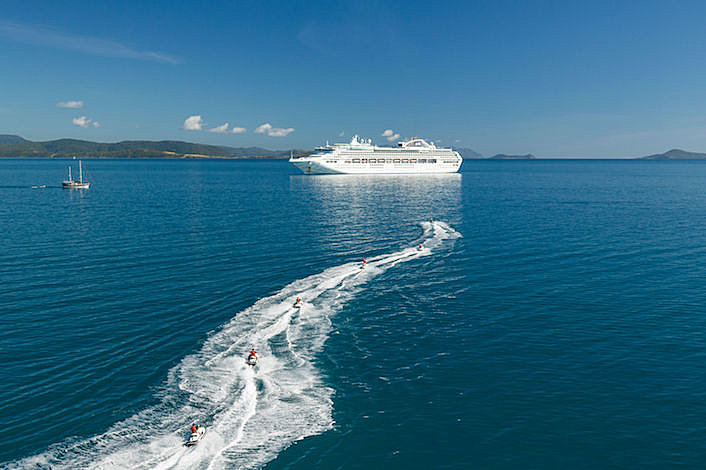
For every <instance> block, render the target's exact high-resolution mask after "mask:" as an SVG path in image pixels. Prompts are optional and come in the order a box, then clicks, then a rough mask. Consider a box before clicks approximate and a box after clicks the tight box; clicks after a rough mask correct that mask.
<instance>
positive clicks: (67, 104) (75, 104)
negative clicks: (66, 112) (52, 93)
mask: <svg viewBox="0 0 706 470" xmlns="http://www.w3.org/2000/svg"><path fill="white" fill-rule="evenodd" d="M56 107H57V108H83V101H59V102H58V103H56Z"/></svg>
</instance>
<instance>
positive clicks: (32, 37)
mask: <svg viewBox="0 0 706 470" xmlns="http://www.w3.org/2000/svg"><path fill="white" fill-rule="evenodd" d="M0 36H2V37H5V38H8V39H11V40H13V41H17V42H21V43H23V44H31V45H34V46H44V47H53V48H56V49H68V50H74V51H79V52H83V53H86V54H93V55H99V56H103V57H118V58H123V59H138V60H151V61H154V62H162V63H167V64H178V63H180V62H181V61H180V60H179V59H177V58H176V57H173V56H170V55H168V54H163V53H161V52H153V51H140V50H137V49H133V48H132V47H130V46H128V45H125V44H122V43H120V42H117V41H112V40H110V39H101V38H96V37H91V36H80V35H77V34H70V33H64V32H61V31H57V30H55V29H52V28H49V27H47V26H37V25H27V24H20V23H12V22H9V21H1V20H0Z"/></svg>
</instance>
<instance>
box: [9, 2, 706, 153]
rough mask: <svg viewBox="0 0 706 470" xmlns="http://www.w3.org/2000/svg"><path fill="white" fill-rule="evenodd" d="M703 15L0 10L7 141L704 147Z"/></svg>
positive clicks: (249, 6) (149, 7)
mask: <svg viewBox="0 0 706 470" xmlns="http://www.w3.org/2000/svg"><path fill="white" fill-rule="evenodd" d="M704 18H706V3H704V2H688V1H681V2H652V1H640V2H628V1H624V2H599V1H593V2H585V1H583V2H571V1H561V2H505V1H487V2H473V1H466V2H415V1H407V2H354V3H343V2H302V3H300V4H299V3H297V2H227V3H226V2H222V3H217V4H207V3H206V2H203V3H202V2H199V3H198V4H197V3H196V2H177V1H142V2H127V1H126V2H97V1H92V2H86V3H81V2H74V3H72V4H71V5H68V4H64V3H62V2H33V1H24V2H6V3H5V4H4V5H3V8H2V9H1V10H0V133H7V134H19V135H21V136H23V137H25V138H28V139H31V140H49V139H55V138H61V137H72V138H80V139H87V140H94V141H118V140H125V139H150V140H162V139H177V140H186V141H192V142H202V143H210V144H218V145H230V146H236V147H238V146H251V145H257V146H262V147H266V148H273V149H286V148H292V147H296V148H309V147H313V146H315V145H318V144H320V143H323V142H324V141H326V140H330V141H340V140H343V139H346V138H349V137H350V136H351V135H352V134H353V133H358V134H361V135H363V136H365V137H372V138H373V139H374V140H375V141H376V142H378V143H387V140H386V137H383V136H382V134H383V132H384V131H385V130H388V129H390V130H392V131H393V132H392V134H393V136H394V134H399V135H400V136H401V137H409V136H412V135H420V136H423V137H426V138H429V139H430V140H435V141H440V143H441V145H453V146H461V147H470V148H473V149H476V150H477V151H480V152H482V153H483V154H485V155H492V154H494V153H527V152H531V153H534V154H535V155H538V156H545V157H611V156H614V157H623V156H636V155H644V154H649V153H657V152H662V151H665V150H667V149H669V148H673V147H680V148H685V149H688V150H694V151H706V34H705V33H704V27H703V23H704ZM71 101H76V102H82V106H81V107H60V106H58V103H64V105H68V106H72V105H73V106H79V104H78V103H73V104H72V103H69V102H71ZM194 116H200V119H198V118H193V117H194ZM190 117H192V119H191V120H190V121H187V124H186V125H185V121H186V120H187V119H188V118H190ZM95 123H98V124H95ZM225 123H228V128H227V131H226V132H220V133H219V132H211V131H210V130H212V129H214V128H217V127H219V126H221V128H222V126H223V124H225ZM263 125H264V127H263ZM185 127H186V128H185ZM188 128H191V129H192V130H189V129H188ZM199 128H200V130H199ZM234 128H236V130H237V131H239V132H236V133H234V132H232V130H233V129H234ZM258 128H259V130H260V132H257V133H256V132H255V131H256V130H258ZM341 133H343V137H340V134H341ZM388 134H389V133H388Z"/></svg>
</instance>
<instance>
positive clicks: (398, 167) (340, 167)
mask: <svg viewBox="0 0 706 470" xmlns="http://www.w3.org/2000/svg"><path fill="white" fill-rule="evenodd" d="M462 161H463V159H462V158H461V155H459V153H458V152H456V151H454V150H452V149H450V148H436V146H435V145H434V144H433V143H429V142H427V141H425V140H424V139H420V138H419V137H413V138H412V139H411V140H408V141H404V142H398V143H397V147H378V146H377V145H373V144H372V141H371V140H370V139H367V140H361V139H360V138H359V137H358V136H357V135H356V136H354V137H353V139H352V140H351V141H350V143H347V144H333V145H328V143H327V144H326V145H325V146H323V147H317V148H316V149H314V152H313V153H312V154H311V155H308V156H302V157H299V156H297V157H291V158H290V159H289V162H290V163H291V164H292V165H294V166H296V167H297V168H299V169H300V170H301V171H303V172H304V173H306V174H308V175H309V174H310V175H323V174H369V173H379V174H417V173H456V172H457V171H458V169H459V168H460V167H461V162H462Z"/></svg>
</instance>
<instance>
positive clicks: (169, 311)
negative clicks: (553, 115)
mask: <svg viewBox="0 0 706 470" xmlns="http://www.w3.org/2000/svg"><path fill="white" fill-rule="evenodd" d="M69 163H70V162H68V161H58V160H0V227H2V232H1V233H2V247H1V248H0V351H2V356H3V358H4V361H3V366H2V367H1V368H0V418H1V419H2V422H3V424H4V429H5V430H6V431H8V430H9V431H11V432H9V433H7V434H5V435H4V436H3V445H2V446H0V467H2V466H11V467H12V466H16V467H22V468H27V467H30V468H34V467H37V468H41V467H43V466H46V467H48V466H53V467H55V468H86V467H92V466H93V467H101V468H124V467H132V468H167V467H170V466H172V467H176V468H186V467H189V468H205V467H206V466H207V464H209V463H210V464H212V468H238V467H258V466H262V465H267V467H268V468H272V469H280V468H297V469H309V468H522V469H526V468H562V469H563V468H587V469H589V468H590V469H594V468H665V467H680V468H703V463H704V461H706V367H704V366H705V365H706V362H705V361H706V306H705V305H706V287H705V285H706V162H698V161H672V162H659V161H549V160H539V161H466V162H465V163H464V165H463V167H462V172H461V174H459V175H445V176H401V177H394V176H350V177H349V176H321V177H317V176H313V177H312V176H309V177H307V176H304V175H299V174H297V172H296V171H295V169H294V168H293V167H291V166H289V165H288V164H287V163H286V162H283V161H216V160H214V161H198V160H190V161H173V160H172V161H157V160H137V161H134V160H131V161H125V160H89V161H87V162H86V166H87V168H88V170H89V172H90V174H91V176H92V178H93V180H94V185H93V186H92V187H91V189H90V190H87V191H69V190H62V189H61V188H59V187H56V186H57V184H58V183H59V182H60V181H61V179H63V177H64V174H65V167H66V165H67V164H69ZM39 184H47V185H49V186H54V187H47V188H45V189H32V188H31V186H32V185H39ZM429 217H433V218H434V221H435V223H434V224H433V225H432V224H429V223H428V219H429ZM420 242H421V243H422V244H423V245H424V250H423V251H421V252H420V251H416V250H415V249H414V246H415V245H416V244H418V243H420ZM363 258H366V259H368V260H369V263H368V264H369V266H368V267H367V268H366V269H364V270H361V269H359V266H358V265H359V262H360V260H361V259H363ZM297 295H301V296H302V297H303V298H304V300H305V304H304V307H303V308H302V309H301V312H295V311H294V309H292V308H290V306H291V300H292V299H293V297H296V296H297ZM251 346H255V347H256V348H257V349H258V350H259V351H260V352H261V361H260V365H258V366H257V368H256V369H254V370H251V369H248V368H247V367H246V366H245V365H244V364H243V361H242V359H243V355H244V354H245V351H246V350H247V349H249V347H251ZM196 420H197V421H199V422H202V423H204V424H205V425H206V426H207V428H208V429H209V432H207V435H206V437H205V438H204V441H203V442H201V443H200V444H199V445H198V446H196V447H194V448H192V449H187V448H184V447H182V446H181V445H180V444H181V441H182V439H183V437H184V432H185V431H186V428H187V427H188V426H189V425H190V424H191V422H193V421H196Z"/></svg>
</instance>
